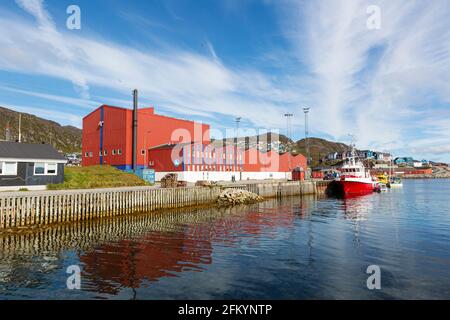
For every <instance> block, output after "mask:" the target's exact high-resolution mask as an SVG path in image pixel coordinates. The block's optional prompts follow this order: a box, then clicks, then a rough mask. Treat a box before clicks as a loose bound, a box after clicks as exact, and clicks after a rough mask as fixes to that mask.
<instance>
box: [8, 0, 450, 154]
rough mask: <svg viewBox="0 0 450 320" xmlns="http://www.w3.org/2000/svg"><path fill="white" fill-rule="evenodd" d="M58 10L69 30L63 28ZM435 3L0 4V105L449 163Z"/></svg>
mask: <svg viewBox="0 0 450 320" xmlns="http://www.w3.org/2000/svg"><path fill="white" fill-rule="evenodd" d="M70 5H77V6H78V7H79V8H80V13H81V15H80V21H81V24H80V27H81V28H80V29H69V28H68V27H67V20H68V18H70V16H71V14H72V12H70V13H69V14H68V13H67V8H68V7H69V6H70ZM449 16H450V6H449V5H448V1H447V0H433V1H413V0H409V1H404V0H379V1H375V0H370V1H365V0H342V1H341V0H323V1H322V0H316V1H301V0H276V1H275V0H217V1H210V0H165V1H163V0H160V1H156V0H153V1H152V0H148V1H137V0H135V1H132V0H128V1H125V0H123V1H120V0H81V1H77V0H71V1H66V0H2V1H1V4H0V106H4V107H7V108H11V109H13V110H17V111H20V112H27V113H32V114H35V115H37V116H40V117H43V118H47V119H51V120H54V121H56V122H59V123H61V124H62V125H74V126H77V127H80V128H81V125H82V118H83V116H85V115H87V114H88V113H89V112H90V111H92V110H94V109H95V108H97V107H98V106H100V105H101V104H108V105H115V106H122V107H129V108H131V106H132V97H131V92H132V90H133V89H134V88H137V89H138V90H139V96H140V99H139V102H140V107H147V106H154V107H155V108H156V112H157V113H160V114H165V115H169V116H174V117H180V118H186V119H190V120H196V121H202V122H205V123H209V124H211V126H212V127H213V128H214V129H215V130H216V132H212V135H213V136H218V135H219V133H218V131H220V130H222V132H223V131H224V130H226V129H227V128H228V129H230V128H231V129H233V128H234V127H235V118H236V117H241V118H242V122H241V124H240V127H241V129H240V132H251V130H258V131H259V132H264V131H266V130H274V131H279V132H280V133H286V118H285V117H284V114H285V113H293V114H294V116H293V118H292V121H291V123H292V138H293V139H295V140H297V139H301V138H303V137H304V131H305V127H304V115H303V112H302V108H303V107H305V106H307V107H310V108H311V109H310V110H311V111H310V113H309V131H310V136H315V137H322V138H325V139H329V140H333V141H341V142H345V143H348V142H349V141H350V138H349V134H351V135H353V137H354V138H353V139H354V142H355V143H356V146H357V147H358V148H360V149H366V148H370V149H375V150H378V151H387V152H391V153H393V154H394V155H397V156H413V157H415V158H416V159H418V160H421V159H428V160H434V161H445V162H450V107H449V106H450V72H449V71H450V20H449V19H448V17H449Z"/></svg>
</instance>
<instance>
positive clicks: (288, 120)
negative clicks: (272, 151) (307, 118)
mask: <svg viewBox="0 0 450 320" xmlns="http://www.w3.org/2000/svg"><path fill="white" fill-rule="evenodd" d="M293 115H294V114H293V113H285V114H284V116H285V117H286V134H287V138H288V145H287V151H288V152H289V154H288V155H289V157H288V165H289V171H291V169H292V168H291V118H292V116H293Z"/></svg>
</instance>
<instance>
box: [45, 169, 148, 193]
mask: <svg viewBox="0 0 450 320" xmlns="http://www.w3.org/2000/svg"><path fill="white" fill-rule="evenodd" d="M147 185H150V184H149V183H147V182H146V181H144V180H142V179H140V178H139V177H138V176H136V175H134V174H132V173H126V172H123V171H121V170H119V169H116V168H114V167H111V166H105V165H104V166H90V167H66V168H65V169H64V183H62V184H50V185H48V186H47V189H48V190H68V189H98V188H115V187H135V186H147Z"/></svg>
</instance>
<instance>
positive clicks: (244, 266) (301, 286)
mask: <svg viewBox="0 0 450 320" xmlns="http://www.w3.org/2000/svg"><path fill="white" fill-rule="evenodd" d="M449 200H450V180H410V181H405V182H404V187H403V189H398V190H390V191H389V192H387V193H383V194H373V195H368V196H364V197H359V198H353V199H347V200H339V199H327V198H324V199H317V198H315V197H303V198H300V197H294V198H286V199H282V200H278V201H277V200H269V201H266V202H264V203H261V204H257V205H252V206H244V207H235V208H232V209H220V210H219V209H201V210H200V209H196V210H193V209H190V210H179V211H174V212H169V213H167V212H166V213H164V214H148V215H139V216H132V217H121V218H117V219H111V220H107V221H91V222H88V223H83V224H72V225H64V226H57V227H52V228H48V229H45V230H36V231H34V232H33V233H23V234H20V235H3V236H0V250H1V252H0V298H1V299H79V298H88V299H91V298H92V299H173V298H179V299H241V298H242V299H423V298H429V299H448V298H450V202H449ZM70 265H78V266H79V267H80V269H81V272H82V273H81V290H69V289H67V287H66V279H67V277H68V276H69V275H68V274H67V273H66V269H67V267H68V266H70ZM369 265H378V266H379V267H380V268H381V290H368V289H367V286H366V280H367V277H368V276H369V275H368V274H366V269H367V267H368V266H369Z"/></svg>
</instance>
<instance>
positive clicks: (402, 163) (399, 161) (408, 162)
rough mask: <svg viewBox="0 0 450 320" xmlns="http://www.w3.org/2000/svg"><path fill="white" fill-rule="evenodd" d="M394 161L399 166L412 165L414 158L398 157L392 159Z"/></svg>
mask: <svg viewBox="0 0 450 320" xmlns="http://www.w3.org/2000/svg"><path fill="white" fill-rule="evenodd" d="M394 163H395V164H396V165H399V166H409V167H412V166H414V159H413V158H412V157H398V158H395V159H394Z"/></svg>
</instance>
